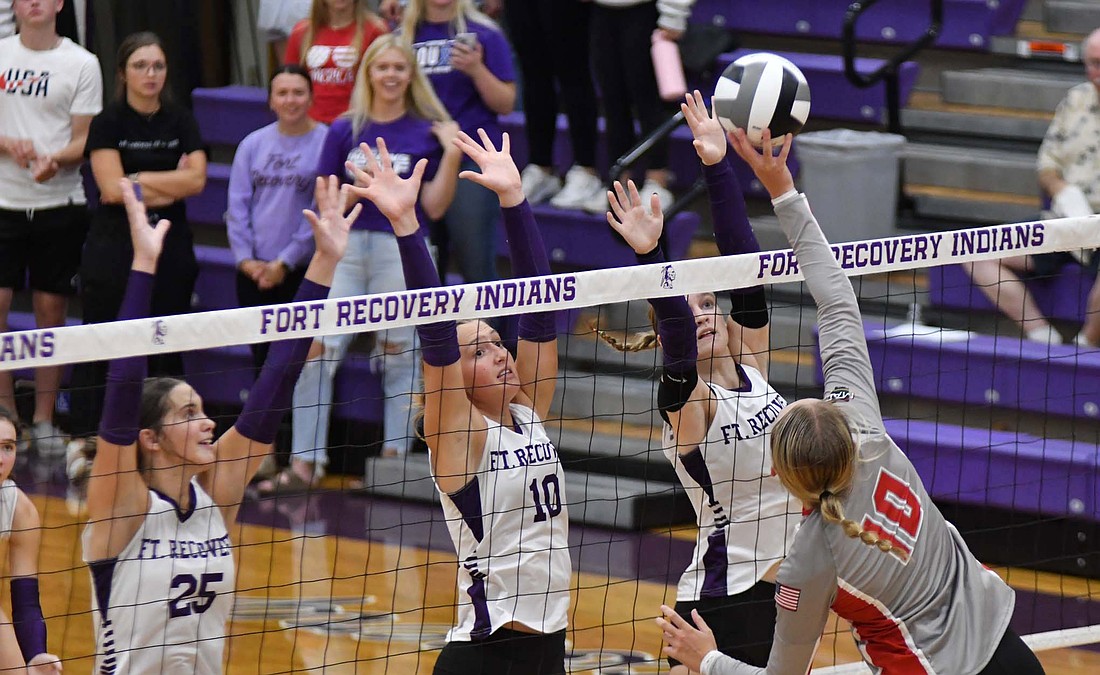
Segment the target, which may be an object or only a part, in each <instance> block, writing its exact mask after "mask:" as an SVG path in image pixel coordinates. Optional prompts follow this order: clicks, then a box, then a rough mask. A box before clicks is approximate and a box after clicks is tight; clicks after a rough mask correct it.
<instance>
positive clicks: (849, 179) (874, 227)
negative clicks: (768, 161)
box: [794, 129, 905, 242]
mask: <svg viewBox="0 0 1100 675" xmlns="http://www.w3.org/2000/svg"><path fill="white" fill-rule="evenodd" d="M904 145H905V137H904V136H899V135H898V134H887V133H882V132H879V131H854V130H852V129H829V130H827V131H813V132H809V133H804V134H799V135H798V136H796V137H795V146H794V148H795V152H796V153H797V157H798V164H799V167H800V169H799V171H800V173H799V176H800V182H801V184H802V191H803V192H804V193H805V194H806V198H807V199H809V200H810V208H811V209H813V212H814V215H815V216H817V220H818V222H819V223H821V229H822V230H823V231H824V232H825V236H827V237H828V238H829V241H834V242H835V241H855V240H859V239H878V238H880V237H889V236H892V235H893V234H895V227H894V224H895V219H896V216H897V208H898V162H899V161H900V154H901V150H902V147H903V146H904Z"/></svg>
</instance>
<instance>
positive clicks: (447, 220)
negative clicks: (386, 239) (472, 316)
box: [440, 158, 500, 284]
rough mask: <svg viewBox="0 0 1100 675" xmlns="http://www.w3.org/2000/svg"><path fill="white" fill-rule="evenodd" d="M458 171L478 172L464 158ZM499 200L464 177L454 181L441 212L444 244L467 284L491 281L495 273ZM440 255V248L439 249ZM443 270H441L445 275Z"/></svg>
mask: <svg viewBox="0 0 1100 675" xmlns="http://www.w3.org/2000/svg"><path fill="white" fill-rule="evenodd" d="M460 169H461V170H462V171H466V170H469V171H478V168H477V164H475V163H474V161H473V160H471V159H469V158H467V159H465V160H464V161H463V162H462V166H461V167H460ZM499 221H500V202H499V201H498V200H497V195H496V193H495V192H493V191H492V190H489V189H487V188H483V187H481V186H480V185H478V184H477V183H474V182H473V181H468V180H460V181H458V186H457V187H456V188H455V198H454V201H453V202H451V207H450V208H449V209H447V213H446V214H444V215H443V224H444V227H446V229H447V240H448V241H447V246H448V248H449V249H450V251H451V252H452V253H454V255H455V256H456V257H457V258H458V270H459V272H460V273H461V274H462V277H463V279H464V280H465V281H466V283H468V284H472V283H476V282H479V281H494V280H496V279H497V278H499V277H498V275H497V223H498V222H499ZM440 253H441V255H442V251H441V252H440ZM446 272H447V270H443V273H444V274H446Z"/></svg>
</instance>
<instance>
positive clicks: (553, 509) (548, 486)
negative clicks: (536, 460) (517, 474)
mask: <svg viewBox="0 0 1100 675" xmlns="http://www.w3.org/2000/svg"><path fill="white" fill-rule="evenodd" d="M527 489H528V490H530V491H531V496H532V497H534V498H535V522H536V523H541V522H543V521H544V520H546V518H547V517H550V518H553V517H554V516H556V515H558V514H559V513H561V487H560V486H559V485H558V475H557V474H556V473H550V474H546V476H544V477H543V479H542V494H541V495H540V494H539V479H538V478H532V479H531V484H530V485H528V486H527ZM540 497H541V499H540ZM544 504H545V505H546V508H543V505H544Z"/></svg>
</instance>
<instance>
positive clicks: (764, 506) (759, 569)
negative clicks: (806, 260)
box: [601, 91, 801, 675]
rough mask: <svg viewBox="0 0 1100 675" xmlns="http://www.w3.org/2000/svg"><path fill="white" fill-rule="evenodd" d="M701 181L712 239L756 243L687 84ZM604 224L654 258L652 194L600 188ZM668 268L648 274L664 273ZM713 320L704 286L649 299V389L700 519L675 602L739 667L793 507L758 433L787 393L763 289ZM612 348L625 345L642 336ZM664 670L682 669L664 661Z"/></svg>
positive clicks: (761, 624)
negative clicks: (771, 369)
mask: <svg viewBox="0 0 1100 675" xmlns="http://www.w3.org/2000/svg"><path fill="white" fill-rule="evenodd" d="M681 110H682V111H683V113H684V115H685V117H686V119H687V121H688V124H689V126H690V127H691V130H692V133H693V135H694V137H695V143H694V147H695V150H696V152H697V153H698V155H699V159H700V161H701V163H702V169H703V175H704V177H705V178H706V181H707V187H708V193H709V195H710V203H711V211H712V213H713V216H714V237H715V240H716V242H717V244H718V249H719V252H720V253H722V254H723V255H733V254H738V253H753V252H758V251H759V250H760V246H759V244H758V243H757V241H756V237H755V236H754V234H753V231H752V225H751V224H750V223H749V219H748V215H747V213H746V212H745V203H744V197H743V195H742V194H741V189H740V186H739V184H738V182H737V179H736V177H735V175H734V172H733V167H732V166H731V165H730V163H729V160H728V158H727V156H726V155H727V143H726V134H725V132H724V131H723V129H722V125H721V124H720V123H719V122H718V120H717V118H715V117H714V116H713V115H711V114H708V113H707V109H706V107H705V105H704V103H703V97H702V95H701V94H700V93H699V92H698V91H696V92H694V93H693V94H691V95H688V96H687V97H686V100H685V103H684V104H682V105H681ZM609 198H610V203H611V208H612V213H609V214H608V215H609V217H608V222H609V223H611V225H612V227H614V228H615V229H616V230H617V231H618V232H619V233H620V234H621V235H622V236H623V237H624V238H625V239H626V241H627V242H628V243H629V244H630V245H631V246H632V247H633V248H634V250H635V252H636V253H637V255H638V261H639V262H641V263H643V264H645V263H651V264H652V263H660V262H664V257H663V254H662V252H661V250H660V246H659V243H658V241H659V237H660V235H661V232H662V229H663V220H662V214H661V211H660V206H659V202H656V201H653V202H652V203H650V204H649V205H648V207H647V205H646V204H644V203H643V202H644V201H645V198H644V197H640V195H639V194H638V192H637V190H636V189H635V187H634V184H633V182H630V183H628V184H627V187H625V188H624V187H623V186H622V185H621V184H619V183H616V184H615V193H609ZM670 267H671V266H665V267H664V268H658V269H659V271H656V272H654V273H664V274H667V270H668V269H669V268H670ZM730 301H731V304H732V310H731V312H730V315H729V317H728V318H727V317H724V316H722V314H721V312H719V310H718V303H717V300H716V297H715V294H714V293H693V294H691V295H688V296H687V297H686V298H685V297H684V296H677V297H668V298H656V299H651V300H650V304H651V306H652V308H653V317H654V319H655V326H654V328H655V331H656V333H657V334H658V335H659V336H660V343H661V346H662V347H663V350H664V368H663V372H662V376H661V380H660V385H659V388H658V393H657V400H658V406H659V410H660V413H661V416H662V418H663V419H664V420H665V426H664V429H663V430H662V440H663V446H664V447H663V450H664V454H665V456H666V457H667V458H668V460H669V462H671V463H672V465H673V467H674V468H675V470H676V474H677V476H678V477H679V479H680V482H681V483H682V484H683V486H684V489H685V490H686V491H687V493H688V497H689V498H690V499H691V502H692V506H693V507H694V509H695V513H696V522H697V525H698V527H699V529H698V534H697V538H696V545H695V551H694V555H693V557H692V561H691V562H690V563H689V564H688V566H687V569H685V570H684V573H683V575H682V576H681V578H680V582H679V585H678V588H677V592H676V610H677V611H678V612H679V613H680V614H681V615H684V616H690V615H691V612H692V611H693V610H698V611H699V614H700V615H701V616H702V617H703V619H704V620H705V621H708V622H709V623H710V624H711V625H714V626H715V627H716V639H717V642H718V646H719V649H720V650H721V651H722V652H723V653H726V654H729V655H731V656H734V657H735V658H738V659H740V660H742V661H745V662H747V663H751V664H755V665H760V666H763V665H765V664H766V663H767V661H768V653H769V651H770V649H771V644H772V633H773V629H774V626H775V613H776V610H775V602H774V601H773V599H772V598H773V596H774V595H775V587H774V585H773V584H774V580H775V570H776V568H777V567H778V566H779V562H780V561H781V560H782V559H783V557H784V556H786V555H787V552H788V549H789V547H790V545H791V543H793V541H794V533H795V528H796V527H797V526H798V521H799V519H800V515H801V514H800V508H799V505H798V503H797V501H795V500H794V499H793V498H792V497H791V496H790V493H788V492H787V490H786V489H785V488H784V487H783V486H782V484H780V482H779V479H778V478H776V477H775V475H774V472H773V471H772V462H771V456H770V453H769V452H768V445H767V439H768V436H769V433H770V430H771V426H772V424H774V422H775V420H776V419H777V418H778V416H779V414H780V413H781V412H782V410H783V408H784V407H785V406H786V405H787V402H786V400H784V398H783V397H782V396H781V395H780V394H779V393H778V392H776V391H775V389H773V388H772V387H771V386H770V385H769V384H768V382H767V379H766V376H765V374H766V373H767V371H768V356H769V353H768V349H769V326H768V308H767V302H766V299H765V297H764V288H763V287H762V286H757V287H753V288H747V289H741V290H737V291H731V292H730ZM601 337H604V339H605V340H606V341H607V342H609V343H610V344H611V345H612V346H615V347H616V348H618V349H622V350H625V351H635V350H637V349H643V348H646V347H649V346H653V345H655V343H656V340H654V339H653V336H652V335H643V336H636V337H635V338H634V339H632V340H631V341H629V342H627V343H626V344H623V345H620V344H618V342H617V341H616V340H614V339H613V338H610V337H609V336H607V335H605V334H603V333H601ZM669 662H670V664H671V665H672V666H673V669H672V673H673V675H683V674H684V673H686V671H687V669H686V668H685V667H683V666H681V665H680V664H679V662H678V661H677V660H675V659H672V658H670V659H669Z"/></svg>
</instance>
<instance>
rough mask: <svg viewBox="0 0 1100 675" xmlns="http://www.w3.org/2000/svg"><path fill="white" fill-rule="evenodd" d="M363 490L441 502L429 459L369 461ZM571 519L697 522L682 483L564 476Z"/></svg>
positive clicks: (610, 523)
mask: <svg viewBox="0 0 1100 675" xmlns="http://www.w3.org/2000/svg"><path fill="white" fill-rule="evenodd" d="M366 486H367V487H365V488H364V492H366V493H368V494H373V495H379V496H382V497H391V498H397V499H407V500H410V501H417V502H429V503H432V502H439V493H438V491H437V490H436V487H435V482H434V481H433V480H432V477H431V470H430V468H429V466H428V457H427V456H426V455H409V456H407V457H395V458H384V457H375V458H371V459H368V460H367V468H366ZM565 494H566V499H567V502H566V503H567V505H568V509H569V520H570V522H573V523H580V524H583V525H594V526H597V527H610V528H615V529H624V530H640V529H648V528H651V527H661V526H668V525H670V524H679V523H689V522H692V521H693V520H694V518H695V515H694V512H693V511H692V508H691V503H690V502H689V501H688V499H687V495H686V494H685V493H684V491H683V489H682V488H681V487H680V486H679V484H674V483H662V482H658V481H652V480H650V481H643V480H638V479H634V478H623V477H619V476H606V475H600V474H594V473H587V472H584V471H573V472H569V473H566V476H565Z"/></svg>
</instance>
